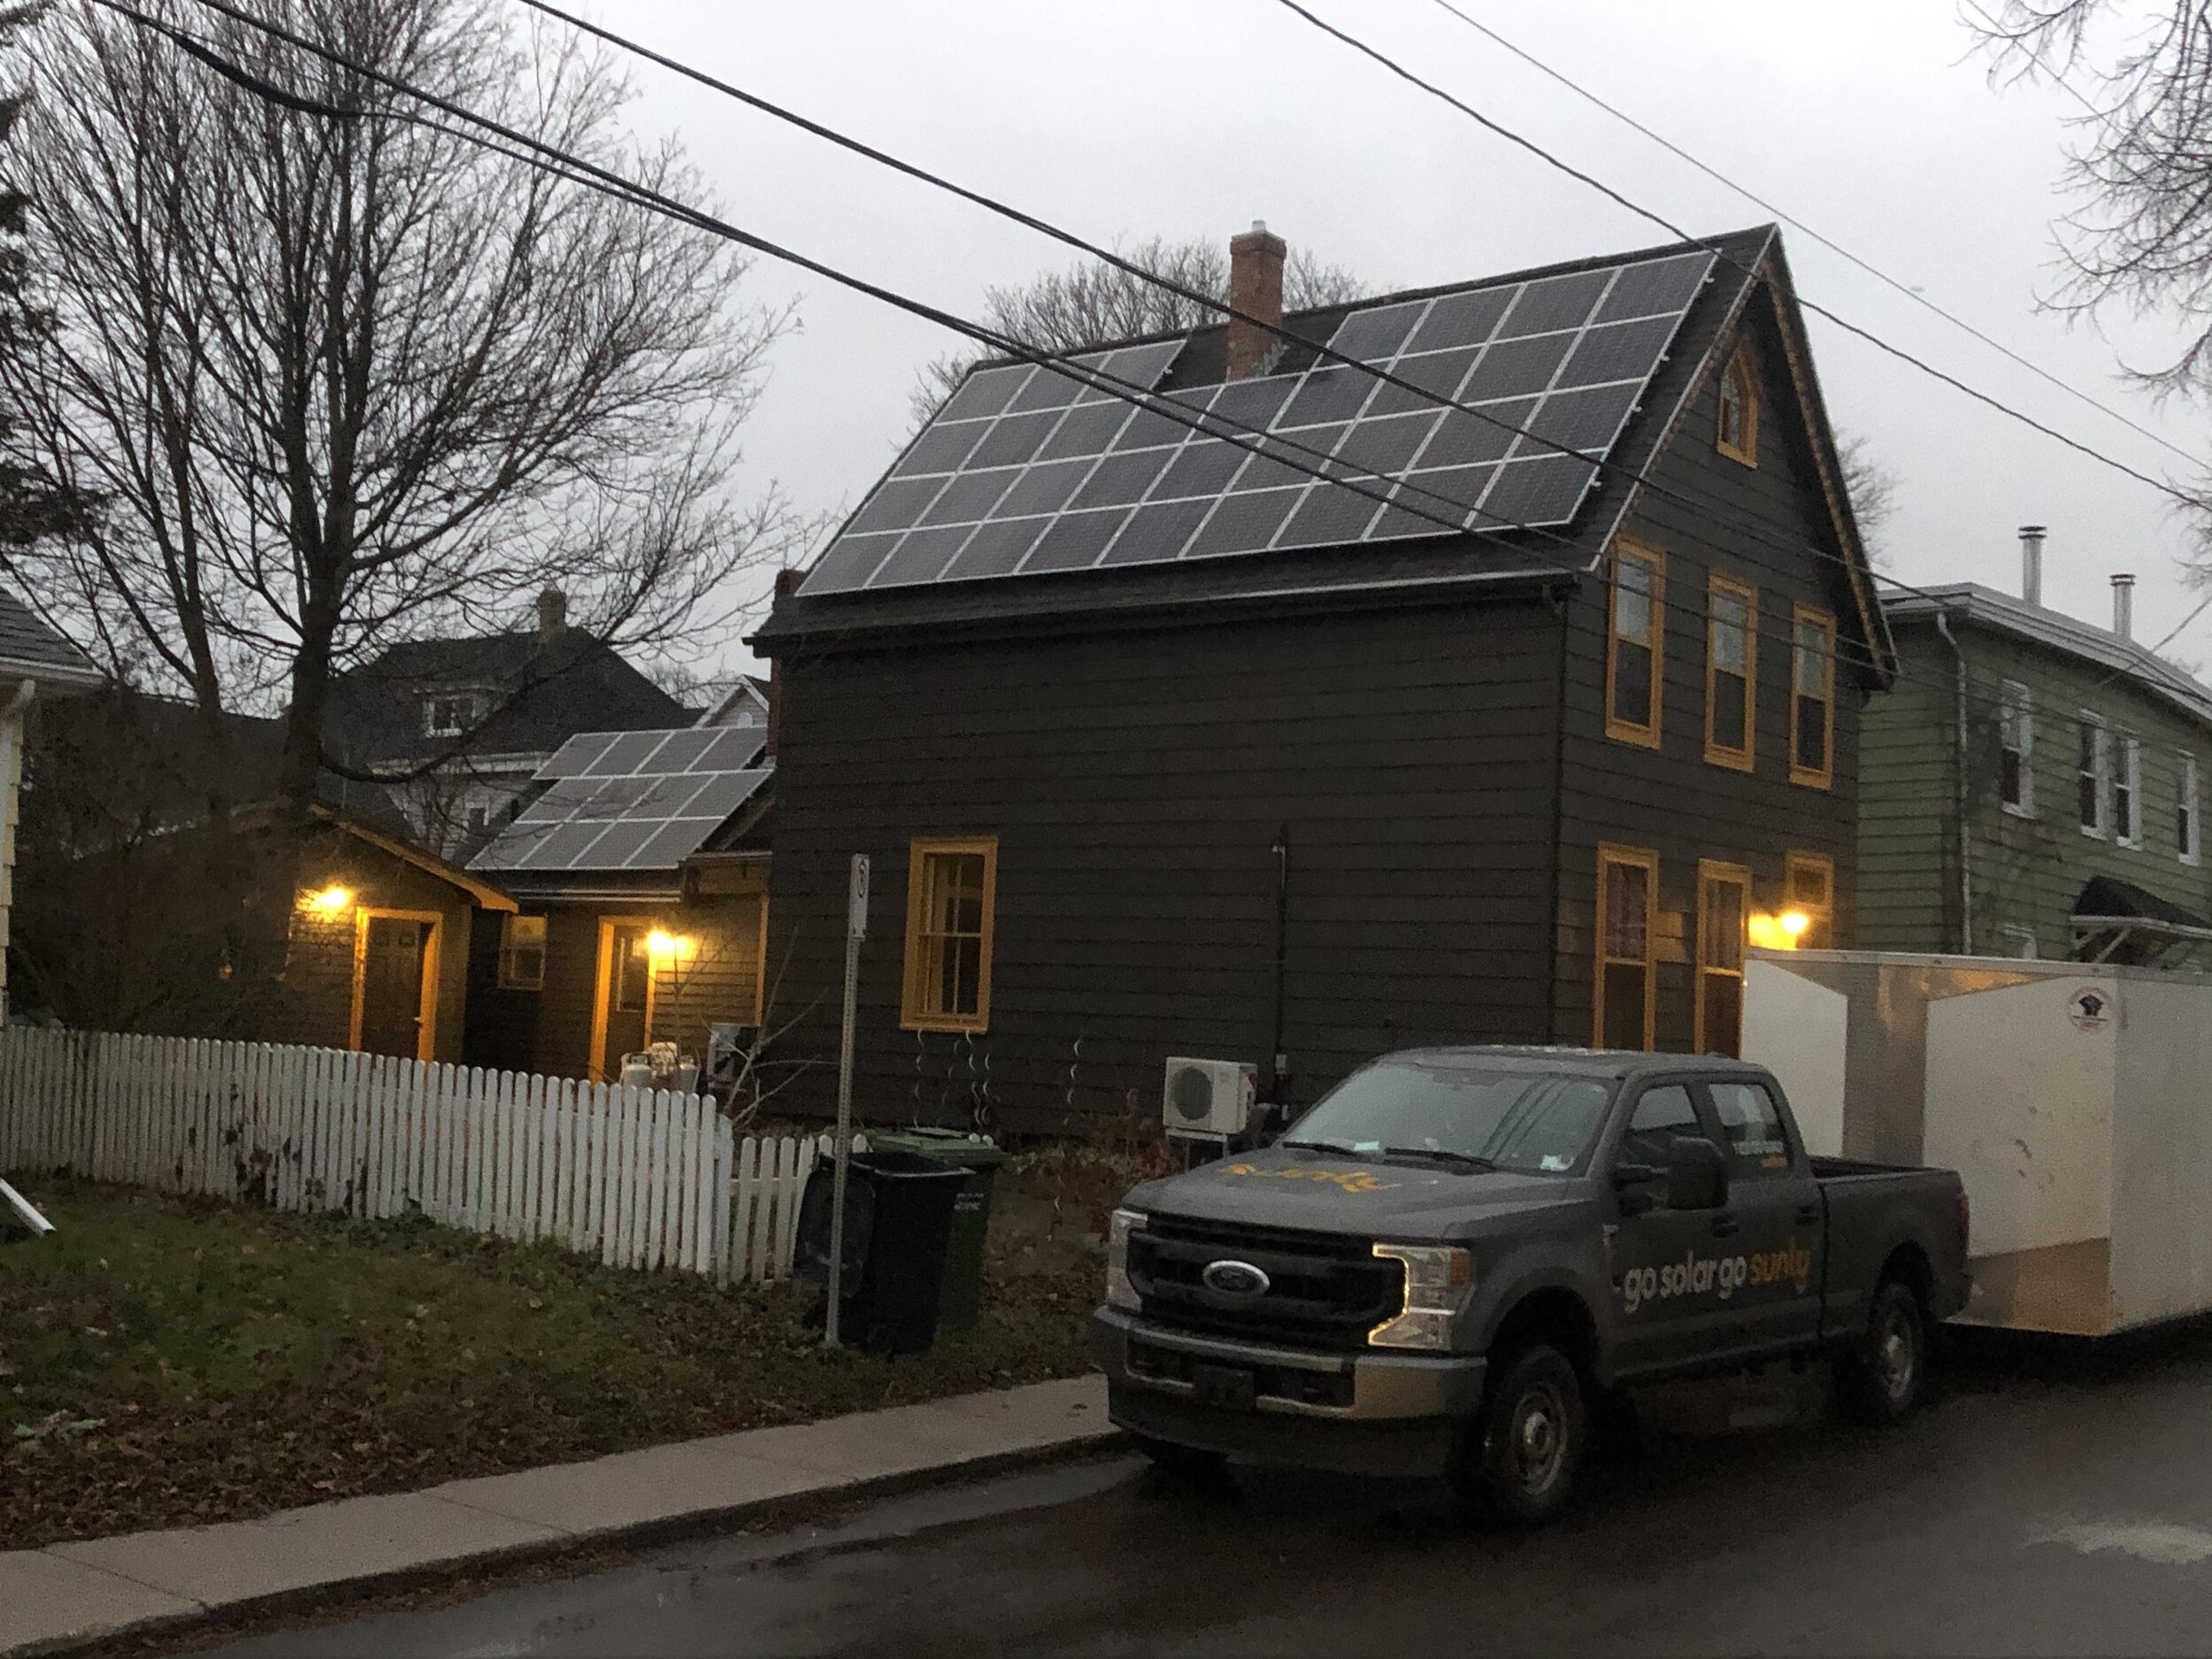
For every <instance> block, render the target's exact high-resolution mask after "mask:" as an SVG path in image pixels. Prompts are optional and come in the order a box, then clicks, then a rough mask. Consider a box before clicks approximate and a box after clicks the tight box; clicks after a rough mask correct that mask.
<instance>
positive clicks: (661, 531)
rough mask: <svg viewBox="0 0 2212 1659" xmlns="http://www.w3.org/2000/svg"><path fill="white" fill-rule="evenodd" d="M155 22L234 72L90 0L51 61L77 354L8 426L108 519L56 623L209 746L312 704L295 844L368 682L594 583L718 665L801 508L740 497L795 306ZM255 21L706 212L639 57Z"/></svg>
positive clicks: (282, 52)
mask: <svg viewBox="0 0 2212 1659" xmlns="http://www.w3.org/2000/svg"><path fill="white" fill-rule="evenodd" d="M141 3H142V8H143V9H144V10H146V11H148V12H152V13H154V14H155V15H157V16H158V17H159V18H161V19H164V20H165V21H166V22H168V23H170V24H172V25H173V26H175V27H176V28H177V29H179V30H184V31H189V32H190V33H191V34H192V35H193V36H194V37H195V38H196V42H197V43H198V48H199V50H196V51H194V52H188V51H186V50H180V47H179V45H178V44H177V43H176V42H175V40H174V39H173V38H171V37H169V36H166V35H162V34H160V33H157V32H154V31H151V30H148V29H144V28H142V27H136V26H134V24H133V23H131V22H130V21H128V20H127V19H120V18H119V17H117V16H115V15H114V14H112V13H110V12H104V11H96V10H94V9H93V8H92V7H91V6H89V5H88V4H81V0H80V3H78V4H66V5H64V6H63V7H61V8H60V9H58V10H57V11H56V12H53V13H52V14H51V15H50V17H49V18H47V19H45V20H43V21H42V23H41V24H40V25H39V26H38V27H36V29H35V30H34V31H33V32H32V34H31V35H30V36H29V38H28V40H27V42H26V44H25V49H24V54H23V56H24V61H25V65H26V67H27V73H28V76H29V80H30V82H31V85H32V88H33V91H34V94H35V101H34V103H33V104H32V106H31V110H30V112H29V114H28V115H27V117H26V119H24V121H23V123H22V127H21V132H20V145H19V153H18V157H17V159H18V162H19V168H20V172H21V173H22V182H23V184H24V186H25V188H27V190H28V192H29V193H30V194H31V196H33V197H34V198H35V200H36V202H37V203H38V204H39V206H38V211H37V213H36V216H35V220H34V222H33V224H32V226H31V228H30V240H31V242H32V246H33V250H34V253H35V257H36V258H37V260H38V262H39V264H40V265H41V266H42V268H43V269H45V270H46V271H48V272H50V273H51V277H52V284H51V290H50V304H51V307H52V311H53V314H54V319H55V326H54V328H53V330H52V332H51V334H50V336H49V337H48V338H47V340H46V341H45V342H43V349H39V350H36V351H34V352H31V353H27V354H24V355H22V356H21V357H18V358H16V359H13V360H6V361H4V362H0V416H4V419H6V420H7V421H8V422H9V423H10V435H11V437H12V442H14V443H15V445H16V446H17V447H18V448H19V449H22V450H24V451H26V452H27V453H30V454H33V455H35V456H36V457H38V458H40V459H42V460H50V462H51V464H52V465H55V466H56V467H57V468H58V470H59V472H60V475H61V477H62V478H63V479H64V480H65V482H67V483H69V484H72V485H73V486H75V487H77V488H80V489H81V490H82V491H83V492H84V493H85V494H87V495H91V496H94V497H96V498H97V499H99V500H100V501H101V502H102V503H104V511H102V512H101V513H100V514H99V516H98V518H97V520H96V524H95V525H94V526H92V529H91V531H90V533H89V534H86V535H84V536H82V537H81V538H79V539H77V540H75V541H73V542H71V543H69V544H67V545H65V546H64V547H62V548H60V549H58V550H57V551H55V552H52V553H47V552H45V551H43V550H38V549H35V550H33V551H32V552H31V553H29V554H27V555H23V556H19V557H18V559H17V565H18V568H19V570H20V571H21V572H22V573H23V574H24V575H25V577H26V578H27V585H29V586H30V587H31V588H32V589H33V591H34V593H35V595H37V596H38V598H39V599H40V601H41V602H42V603H43V605H44V606H45V608H46V609H47V610H48V611H49V613H50V614H51V615H52V616H54V617H55V618H56V619H57V620H58V621H61V622H64V623H65V624H70V625H74V631H75V632H77V633H78V634H79V635H80V637H82V638H86V639H88V640H90V641H95V642H96V646H97V648H98V649H100V650H101V651H102V653H103V654H104V656H105V657H107V659H108V661H109V663H110V664H112V665H113V666H114V667H116V668H117V669H118V670H119V671H120V672H126V673H128V674H129V675H131V676H132V677H134V679H137V680H142V681H143V682H144V683H147V684H150V685H151V686H153V687H157V688H160V689H165V690H170V691H173V692H176V693H180V694H181V695H186V696H188V697H189V698H190V699H191V700H192V701H193V702H194V703H196V704H197V706H198V707H199V709H200V710H202V712H203V715H204V718H205V720H206V722H207V726H208V730H209V732H210V733H211V736H218V735H219V734H220V733H221V731H222V728H223V722H222V720H221V718H220V717H221V715H222V714H223V712H224V711H225V710H236V709H241V708H246V709H252V708H264V709H265V708H269V707H271V706H273V705H277V704H281V705H282V707H283V708H284V710H285V714H286V726H285V733H284V744H283V751H282V756H281V764H280V773H279V779H278V788H279V793H280V798H281V799H282V800H283V801H284V802H285V803H287V808H288V812H289V814H290V815H291V817H292V818H293V820H294V821H296V822H304V820H305V818H306V814H307V810H308V807H309V805H310V803H311V801H312V799H313V796H314V794H315V791H316V787H317V781H318V777H319V773H320V772H321V771H322V769H323V768H324V767H325V765H326V764H327V763H328V762H329V760H330V759H331V757H329V756H327V755H326V752H325V749H324V743H323V736H324V722H325V714H326V707H327V703H328V696H329V688H330V685H331V681H332V680H333V678H334V675H336V674H338V673H340V672H343V671H344V670H345V669H346V668H347V667H348V666H349V665H351V664H357V663H360V662H363V661H365V660H367V659H368V658H370V657H373V655H374V654H375V653H376V652H377V651H379V650H380V649H382V648H383V647H384V646H385V645H387V644H388V643H390V642H392V641H395V640H399V639H404V638H408V637H412V636H418V635H420V634H426V633H435V632H453V631H456V630H465V631H468V632H484V631H488V630H489V629H491V628H495V627H498V626H504V625H505V624H506V623H507V622H508V621H509V620H510V619H511V618H514V617H515V616H517V615H518V614H525V613H526V607H527V605H528V603H529V601H530V599H531V597H532V596H533V595H535V594H536V592H537V591H538V590H539V589H540V588H542V587H544V586H546V585H547V584H548V582H549V580H557V585H558V586H560V587H562V588H565V590H566V591H567V592H568V593H569V594H570V595H572V597H573V599H574V602H575V604H576V609H577V611H578V613H579V620H580V622H581V623H582V624H583V625H584V626H588V628H590V629H591V630H592V631H593V632H595V633H596V634H599V635H600V636H601V637H602V638H604V639H607V640H609V641H611V642H614V643H618V644H634V645H645V646H660V647H673V646H676V645H678V644H680V642H682V641H685V640H687V639H690V640H695V641H702V642H703V643H706V644H714V643H718V642H719V640H718V633H719V630H718V628H716V627H715V626H713V618H706V617H703V614H702V608H703V606H708V605H710V603H714V602H716V601H717V600H718V598H719V596H720V595H724V594H726V593H727V592H728V591H729V580H728V579H729V578H730V577H731V576H732V574H733V572H735V571H736V570H737V569H738V568H739V567H741V566H742V565H747V564H749V563H751V562H754V561H756V560H765V559H771V558H774V557H780V554H781V553H782V551H783V545H784V541H785V532H786V531H787V514H786V512H785V511H784V508H783V506H782V503H781V502H780V499H779V498H777V497H776V495H774V494H773V492H771V493H770V494H769V495H767V496H766V497H764V498H763V499H761V500H759V501H757V502H755V503H750V504H747V505H741V504H739V503H736V502H735V501H734V500H733V496H732V494H731V491H730V488H729V479H730V472H731V469H732V466H733V463H734V460H735V457H736V454H737V449H736V435H737V431H738V428H739V426H740V425H741V422H742V420H743V419H744V418H745V416H746V415H747V413H748V412H749V411H750V409H751V408H752V406H753V402H754V399H755V396H756V394H757V388H758V384H759V373H760V369H761V365H762V361H763V358H764V354H765V353H766V352H767V350H768V349H769V348H770V346H771V345H772V343H773V342H774V341H775V340H776V339H777V338H778V336H779V335H780V333H781V332H782V331H783V329H784V327H785V326H786V325H787V322H788V320H789V313H788V311H787V309H783V310H780V309H759V308H752V309H747V308H744V307H741V306H740V305H738V304H736V303H734V302H733V295H734V294H735V293H736V290H737V286H738V282H739V279H740V278H741V276H742V275H743V274H744V271H745V265H744V264H743V263H742V262H741V261H740V260H737V259H735V258H733V257H732V256H731V255H730V253H729V252H728V250H726V248H725V247H724V246H723V245H722V244H721V243H719V242H716V241H714V240H712V239H710V238H708V237H706V236H705V235H703V234H701V233H698V232H696V231H695V230H694V229H692V228H690V227H683V226H680V225H677V224H674V223H672V222H671V221H669V220H667V219H663V218H660V217H657V216H655V215H653V214H651V213H649V212H648V211H645V210H643V209H641V208H638V207H635V206H633V205H631V204H623V203H618V202H614V201H611V200H610V199H609V198H608V197H606V196H603V195H600V194H596V193H594V192H591V191H588V190H587V189H585V188H581V187H580V186H578V185H575V184H573V183H571V182H568V181H566V180H561V179H557V178H555V177H552V176H550V175H549V174H548V173H546V172H545V171H543V170H542V169H541V168H538V167H535V166H533V165H529V164H527V163H526V162H525V161H524V160H522V159H521V158H519V157H511V156H508V155H506V154H503V153H500V152H496V151H493V150H487V149H485V148H483V147H482V146H480V144H478V143H477V142H472V140H471V139H470V138H469V137H467V136H465V134H463V133H462V132H460V131H459V130H457V129H455V128H453V127H449V126H448V125H447V124H446V123H445V122H444V121H443V120H442V119H430V118H428V117H426V115H425V114H424V112H423V111H421V110H420V109H419V108H417V107H415V106H412V105H411V102H410V101H409V100H407V99H405V98H404V97H403V96H402V95H399V94H396V93H393V92H391V91H388V89H386V88H383V87H382V86H380V85H379V84H378V83H377V82H375V81H373V80H372V79H370V78H368V77H365V76H364V75H361V74H359V73H354V72H353V71H351V70H349V69H347V68H344V67H342V66H338V65H334V64H332V63H331V62H329V61H327V60H326V59H325V58H321V57H319V56H317V55H315V54H313V53H311V52H307V51H303V50H296V49H294V48H292V47H290V46H288V45H287V44H285V43H283V42H280V41H277V40H274V39H273V38H272V37H271V36H270V35H267V34H265V33H263V32H261V31H258V30H256V29H253V28H250V27H245V26H242V25H239V24H235V23H233V22H231V21H228V20H227V19H219V18H217V17H216V16H215V15H214V14H213V13H211V12H208V11H205V10H204V9H202V8H198V7H194V6H189V5H186V4H181V0H141ZM256 9H257V11H258V12H260V13H261V14H262V15H263V16H265V17H266V18H268V19H271V20H272V21H273V22H275V23H278V24H280V25H281V26H283V27H285V28H287V29H288V30H290V31H292V32H293V33H295V34H296V35H301V36H303V37H304V38H307V39H309V40H311V41H315V42H319V43H321V44H323V45H325V46H326V47H327V48H329V49H330V50H332V51H334V52H335V53H337V54H340V55H342V57H344V58H347V59H350V60H352V61H353V62H355V63H357V64H363V65H369V66H372V67H373V68H374V69H376V70H379V71H380V72H382V73H385V74H388V75H390V76H393V77H395V78H396V79H398V80H400V81H405V82H407V83H410V84H411V85H417V86H421V87H425V88H431V89H434V90H435V91H436V92H438V93H439V94H441V95H442V96H446V97H448V98H450V99H452V100H453V101H454V102H456V103H457V104H462V105H465V106H466V107H469V108H472V109H474V110H476V111H480V112H482V113H485V114H488V115H490V116H493V117H495V118H496V119H499V120H502V121H503V122H505V123H507V124H508V125H510V126H511V127H517V128H519V129H521V130H524V131H526V132H528V133H531V134H534V135H535V136H537V137H539V138H541V139H542V140H543V141H545V142H549V143H550V144H555V145H558V146H560V147H561V148H563V149H565V150H570V151H572V152H575V153H578V154H580V155H582V156H585V157H589V158H591V159H592V160H594V161H595V162H598V163H600V164H602V165H609V166H615V167H620V168H622V169H624V170H626V171H627V172H628V173H630V174H631V175H632V176H634V177H635V178H637V179H639V180H641V182H643V183H646V184H648V185H649V186H651V187H653V188H657V189H661V190H664V191H667V192H669V193H671V194H673V195H676V196H683V197H687V198H688V199H691V200H695V201H698V200H702V199H703V193H702V191H701V189H700V186H699V180H697V178H696V176H695V174H694V173H692V172H691V171H690V170H689V168H688V167H687V164H686V163H685V161H684V158H683V157H682V155H681V153H680V150H678V149H677V148H676V147H675V146H674V145H673V144H662V145H659V146H657V147H650V148H647V147H641V146H640V145H639V144H638V143H637V142H635V141H634V140H633V139H631V138H630V137H628V136H627V135H626V133H625V131H624V129H623V127H622V124H621V111H622V108H623V105H624V104H625V103H626V101H627V99H628V97H629V88H628V86H627V84H626V81H624V80H623V79H622V77H621V76H620V75H618V73H616V72H615V71H614V70H613V69H612V68H611V66H610V65H609V64H608V62H607V61H606V60H605V59H604V58H602V57H600V56H598V55H597V54H596V52H595V50H594V49H589V48H586V47H581V46H579V45H578V44H576V43H575V42H574V40H573V38H572V37H571V36H569V35H566V34H565V33H564V34H560V35H549V34H543V33H541V32H540V31H539V30H538V29H537V27H535V26H534V25H531V24H525V23H520V22H518V21H517V20H516V14H514V13H512V12H511V11H510V9H509V8H507V7H505V6H503V5H502V4H498V3H497V0H260V4H258V5H257V8H256ZM218 804H219V803H218Z"/></svg>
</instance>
